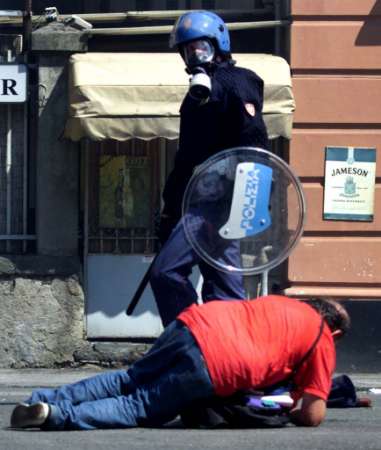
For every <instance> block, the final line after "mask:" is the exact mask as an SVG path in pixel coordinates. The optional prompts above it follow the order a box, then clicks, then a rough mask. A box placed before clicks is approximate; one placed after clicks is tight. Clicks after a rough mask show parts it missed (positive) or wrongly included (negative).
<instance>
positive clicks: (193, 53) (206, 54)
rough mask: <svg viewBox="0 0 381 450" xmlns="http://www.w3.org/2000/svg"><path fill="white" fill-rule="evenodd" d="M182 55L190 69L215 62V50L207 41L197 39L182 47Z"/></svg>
mask: <svg viewBox="0 0 381 450" xmlns="http://www.w3.org/2000/svg"><path fill="white" fill-rule="evenodd" d="M182 55H183V58H184V61H185V64H186V65H187V66H188V67H194V66H199V65H200V64H205V63H208V62H210V61H212V60H213V57H214V48H213V45H212V44H211V42H210V41H208V40H207V39H197V40H195V41H191V42H187V43H186V44H184V45H183V46H182Z"/></svg>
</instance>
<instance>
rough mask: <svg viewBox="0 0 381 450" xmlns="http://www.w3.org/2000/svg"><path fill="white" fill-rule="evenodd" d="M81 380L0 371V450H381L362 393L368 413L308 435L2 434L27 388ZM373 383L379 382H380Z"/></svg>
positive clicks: (293, 430) (290, 431)
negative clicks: (19, 374) (20, 376)
mask: <svg viewBox="0 0 381 450" xmlns="http://www.w3.org/2000/svg"><path fill="white" fill-rule="evenodd" d="M86 375H88V374H86ZM81 377H83V374H82V373H79V374H74V375H73V374H69V375H67V374H65V373H61V375H60V376H56V377H54V375H52V374H51V373H45V372H43V371H42V372H39V371H37V372H33V371H30V372H29V376H27V377H24V378H21V379H20V378H17V376H16V373H15V376H12V371H7V372H6V373H5V374H4V371H3V372H1V371H0V449H4V450H5V449H6V450H13V449H27V450H35V449H36V450H37V449H55V450H61V449H62V450H63V449H65V450H66V449H75V450H82V449H83V450H85V449H102V450H112V449H126V450H154V449H155V450H160V449H163V450H188V449H196V450H204V449H218V450H232V449H237V450H246V449H247V450H249V449H250V450H252V449H261V450H264V449H266V450H279V449H282V450H286V449H290V450H291V449H292V450H298V449H306V450H315V449H316V450H318V449H319V450H320V449H322V450H331V449H332V450H339V449H345V450H350V449H356V450H358V449H364V450H372V449H378V450H381V395H373V394H370V393H368V392H363V393H361V395H366V396H369V397H371V399H372V401H373V407H372V408H350V409H330V410H328V416H327V419H326V421H325V422H324V423H323V424H322V425H321V426H320V427H318V428H313V429H312V428H297V427H294V426H289V427H287V428H284V429H274V430H185V429H181V428H180V427H179V424H178V423H175V424H173V425H171V427H166V428H163V429H130V430H97V431H65V432H56V431H55V432H42V431H39V430H11V429H9V428H8V424H9V416H10V413H11V411H12V409H13V407H14V405H15V404H16V403H17V402H19V401H21V400H23V399H25V398H26V397H27V396H28V395H29V393H30V391H31V389H32V388H34V387H37V386H41V385H43V386H50V385H55V384H60V383H62V382H65V381H74V380H75V379H77V378H81ZM377 379H378V380H381V376H380V377H377ZM20 380H21V381H20ZM22 380H24V381H22ZM364 389H365V388H364Z"/></svg>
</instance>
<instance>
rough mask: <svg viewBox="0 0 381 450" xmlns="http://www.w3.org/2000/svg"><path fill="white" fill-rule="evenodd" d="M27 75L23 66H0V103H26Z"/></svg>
mask: <svg viewBox="0 0 381 450" xmlns="http://www.w3.org/2000/svg"><path fill="white" fill-rule="evenodd" d="M27 73H28V70H27V66H26V65H25V64H0V103H23V102H25V101H26V97H27Z"/></svg>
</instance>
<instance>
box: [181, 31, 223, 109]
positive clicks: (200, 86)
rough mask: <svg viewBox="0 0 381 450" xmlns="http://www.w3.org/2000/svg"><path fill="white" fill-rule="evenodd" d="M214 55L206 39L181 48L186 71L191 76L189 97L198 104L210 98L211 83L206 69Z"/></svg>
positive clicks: (212, 48) (211, 46)
mask: <svg viewBox="0 0 381 450" xmlns="http://www.w3.org/2000/svg"><path fill="white" fill-rule="evenodd" d="M214 53H215V52H214V47H213V45H212V44H211V42H210V41H209V40H208V39H197V40H195V41H191V42H188V43H187V44H185V45H184V46H183V48H182V56H183V58H184V61H185V64H186V65H187V71H188V72H189V73H190V74H191V75H192V77H191V79H190V83H189V95H190V96H191V97H192V98H194V99H195V100H197V101H199V102H202V101H205V100H207V99H208V97H209V96H210V92H211V89H212V81H211V79H210V77H209V75H208V73H207V67H208V65H209V64H210V63H211V62H212V61H213V58H214Z"/></svg>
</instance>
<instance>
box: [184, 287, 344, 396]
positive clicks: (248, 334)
mask: <svg viewBox="0 0 381 450" xmlns="http://www.w3.org/2000/svg"><path fill="white" fill-rule="evenodd" d="M178 319H179V320H181V321H182V322H183V323H185V325H187V327H188V328H189V329H190V331H191V332H192V334H193V336H194V337H195V339H196V341H197V343H198V345H199V346H200V349H201V352H202V354H203V356H204V358H205V362H206V365H207V368H208V370H209V374H210V377H211V380H212V383H213V385H214V388H215V392H216V394H218V395H221V396H225V395H230V394H232V393H234V392H235V391H237V390H239V389H249V388H257V389H260V388H264V387H266V386H271V385H273V384H274V383H277V382H279V381H282V380H283V379H285V378H286V377H287V376H288V375H289V374H290V373H291V372H292V370H293V367H294V366H295V365H296V364H297V363H298V362H299V361H300V360H301V359H302V358H303V356H304V355H305V354H306V353H307V352H308V350H309V349H310V348H311V346H312V344H313V342H314V341H315V339H316V337H317V335H318V333H319V328H320V324H321V316H320V315H319V314H318V313H317V312H316V311H315V310H314V309H313V308H312V307H311V306H309V305H307V304H306V303H303V302H300V301H298V300H295V299H290V298H287V297H282V296H275V295H270V296H267V297H261V298H258V299H256V300H253V301H230V302H226V301H213V302H208V303H205V304H203V305H200V306H197V305H193V306H190V307H189V308H187V309H186V310H185V311H183V312H182V313H181V314H180V315H179V316H178ZM335 362H336V353H335V347H334V343H333V338H332V335H331V331H330V329H329V328H328V326H327V324H324V328H323V332H322V335H321V337H320V340H319V342H318V344H317V346H316V347H315V349H314V351H313V353H312V354H311V355H310V356H309V358H308V359H307V361H306V362H305V363H303V365H302V367H300V368H299V370H298V372H297V374H296V376H295V377H294V382H295V383H296V385H297V390H296V391H295V392H294V393H293V395H294V397H295V398H296V399H297V398H299V397H300V396H301V395H302V394H303V393H310V394H313V395H316V396H317V397H320V398H322V399H324V400H326V399H327V397H328V394H329V391H330V387H331V378H332V373H333V371H334V367H335Z"/></svg>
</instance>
